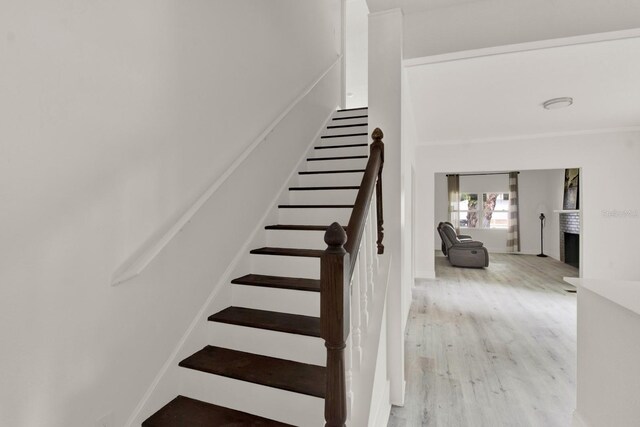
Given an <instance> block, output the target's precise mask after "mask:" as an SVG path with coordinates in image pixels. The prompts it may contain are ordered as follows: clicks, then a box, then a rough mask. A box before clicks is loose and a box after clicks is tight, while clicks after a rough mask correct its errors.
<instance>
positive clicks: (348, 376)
mask: <svg viewBox="0 0 640 427" xmlns="http://www.w3.org/2000/svg"><path fill="white" fill-rule="evenodd" d="M352 336H353V334H349V338H347V347H346V348H345V351H344V357H345V365H346V366H345V387H346V389H347V418H348V419H351V414H352V413H353V343H352V341H351V337H352Z"/></svg>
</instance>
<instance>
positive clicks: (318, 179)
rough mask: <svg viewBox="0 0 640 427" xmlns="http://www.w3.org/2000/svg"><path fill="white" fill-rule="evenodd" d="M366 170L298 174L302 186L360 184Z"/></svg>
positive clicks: (299, 183)
mask: <svg viewBox="0 0 640 427" xmlns="http://www.w3.org/2000/svg"><path fill="white" fill-rule="evenodd" d="M362 175H364V172H349V173H316V174H307V175H298V183H297V185H298V186H300V187H320V186H329V185H360V183H361V182H362Z"/></svg>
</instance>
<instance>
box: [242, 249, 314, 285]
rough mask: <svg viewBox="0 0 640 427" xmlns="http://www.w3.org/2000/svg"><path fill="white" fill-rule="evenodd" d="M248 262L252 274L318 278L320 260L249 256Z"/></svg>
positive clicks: (277, 256)
mask: <svg viewBox="0 0 640 427" xmlns="http://www.w3.org/2000/svg"><path fill="white" fill-rule="evenodd" d="M249 262H250V263H251V273H253V274H264V275H267V276H285V277H302V278H306V279H319V278H320V258H307V257H295V256H279V255H258V254H251V255H250V259H249Z"/></svg>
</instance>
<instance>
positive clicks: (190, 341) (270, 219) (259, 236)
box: [125, 110, 335, 427]
mask: <svg viewBox="0 0 640 427" xmlns="http://www.w3.org/2000/svg"><path fill="white" fill-rule="evenodd" d="M334 114H335V110H332V111H331V113H330V114H329V115H328V116H327V117H326V119H325V120H324V121H323V123H322V125H321V126H320V127H319V129H318V131H317V132H316V134H315V135H314V137H313V138H311V141H310V143H309V145H308V147H307V149H306V150H305V151H304V153H303V154H302V156H300V158H299V160H298V162H297V163H296V164H295V166H294V167H293V169H292V171H291V173H290V174H289V176H288V178H287V179H286V180H285V181H284V183H283V185H282V186H281V187H280V189H279V190H278V191H277V193H276V196H275V197H274V198H273V199H272V201H271V203H270V204H269V207H268V208H267V209H266V210H265V214H264V215H263V216H262V217H261V218H260V220H259V221H258V223H257V225H256V227H255V228H254V229H253V230H252V231H251V234H250V237H249V238H248V239H247V240H246V241H245V243H244V244H243V245H242V247H241V248H240V249H239V250H238V251H237V253H236V255H235V256H234V258H233V260H232V261H231V262H230V263H229V266H228V267H227V269H226V270H225V271H224V273H223V274H222V275H221V276H220V279H219V280H218V281H217V282H216V283H215V285H214V286H213V288H212V291H211V293H210V294H209V296H208V297H207V299H206V301H205V303H204V304H203V305H202V306H201V308H200V309H199V310H198V312H197V314H196V316H195V317H194V318H193V320H192V321H191V323H190V324H189V327H188V328H187V330H186V331H185V333H184V334H183V335H182V337H181V339H180V341H179V342H178V344H177V345H176V347H175V348H174V350H173V351H172V352H171V355H170V356H169V358H168V359H167V361H166V362H165V363H164V364H163V366H162V368H161V369H160V371H159V372H158V374H157V375H156V377H155V378H154V380H153V382H152V383H151V385H150V386H149V388H148V389H147V391H146V393H145V394H144V396H143V397H142V399H141V400H140V402H139V403H138V405H137V406H136V408H135V410H134V411H133V413H132V414H131V416H130V417H129V419H128V421H127V423H126V424H125V426H126V427H133V426H139V425H141V424H142V422H143V421H144V420H145V419H147V418H148V417H149V416H150V415H151V414H153V413H154V412H155V411H156V410H157V409H158V408H160V407H162V406H163V405H164V404H165V403H166V402H168V401H170V400H172V399H173V398H174V397H175V396H176V394H177V393H176V392H177V391H178V390H179V389H180V388H182V386H181V382H182V372H181V370H182V369H183V368H181V367H179V366H178V364H179V362H180V361H181V360H183V359H184V358H185V357H187V356H189V355H190V354H192V353H194V352H195V351H197V350H198V349H200V348H202V347H203V346H205V345H207V344H209V342H210V339H209V337H210V331H209V330H208V327H209V325H208V320H207V318H208V316H209V315H210V314H211V313H214V312H217V311H219V310H222V309H223V308H225V307H227V306H229V305H231V303H232V295H231V294H232V286H233V285H231V280H232V279H233V278H235V277H237V276H240V275H242V274H244V273H245V272H246V271H249V269H250V254H249V252H250V250H251V249H252V248H255V247H261V246H264V245H265V244H266V233H265V227H266V226H267V225H269V224H275V223H277V222H278V221H277V219H278V208H277V207H278V204H282V203H286V200H287V197H288V196H287V195H288V188H289V187H290V186H292V185H294V183H295V182H296V180H297V173H298V171H300V170H305V168H306V159H307V158H308V157H309V156H310V153H312V151H313V147H314V145H315V144H317V142H318V141H320V136H321V135H322V133H323V132H325V130H326V127H327V124H328V123H329V122H330V121H331V119H332V117H333V115H334Z"/></svg>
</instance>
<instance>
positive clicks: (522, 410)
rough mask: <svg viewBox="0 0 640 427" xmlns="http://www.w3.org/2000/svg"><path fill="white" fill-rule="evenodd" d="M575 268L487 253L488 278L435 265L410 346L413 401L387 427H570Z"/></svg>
mask: <svg viewBox="0 0 640 427" xmlns="http://www.w3.org/2000/svg"><path fill="white" fill-rule="evenodd" d="M577 275H578V271H577V269H575V268H573V267H571V266H568V265H566V264H563V263H560V262H559V261H556V260H553V259H551V258H538V257H536V256H533V255H504V254H491V265H490V267H489V268H488V269H485V270H482V269H463V268H455V267H451V266H450V265H449V263H448V261H447V259H446V258H444V257H437V258H436V277H437V279H436V280H424V281H418V282H417V283H416V287H415V289H414V291H413V292H414V293H413V304H412V307H411V313H410V315H409V323H408V326H407V332H406V334H407V337H406V338H407V340H406V352H405V354H406V378H407V395H406V400H405V406H404V407H393V408H392V410H391V416H390V418H389V424H388V426H389V427H414V426H442V427H458V426H461V427H462V426H464V427H466V426H473V427H475V426H479V427H485V426H486V427H502V426H505V427H506V426H509V427H521V426H522V427H526V426H532V427H537V426H541V427H554V426H562V427H567V426H570V425H571V416H572V413H573V410H574V408H575V369H576V366H575V365H576V294H575V293H568V292H566V290H567V289H573V290H575V288H573V287H572V286H571V285H568V284H566V283H564V282H563V281H562V277H563V276H577Z"/></svg>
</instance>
